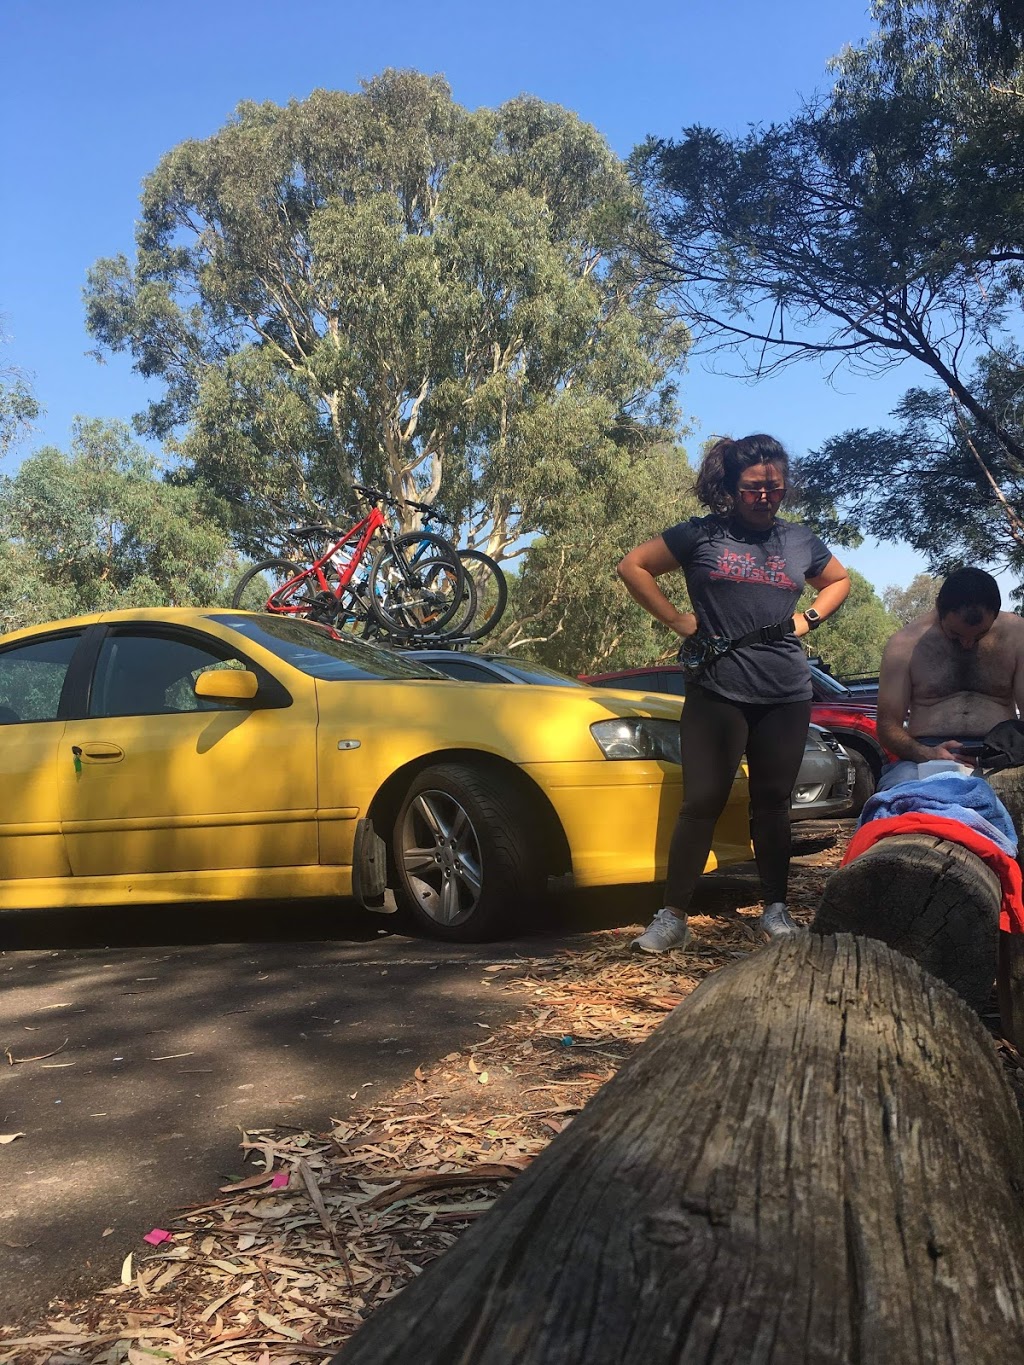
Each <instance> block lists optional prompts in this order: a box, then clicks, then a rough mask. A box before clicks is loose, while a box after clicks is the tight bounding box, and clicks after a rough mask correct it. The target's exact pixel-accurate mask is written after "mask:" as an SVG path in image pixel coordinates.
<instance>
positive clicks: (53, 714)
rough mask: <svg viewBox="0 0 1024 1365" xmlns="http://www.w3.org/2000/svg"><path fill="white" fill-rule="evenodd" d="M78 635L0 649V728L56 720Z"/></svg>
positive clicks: (79, 636) (78, 638)
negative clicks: (28, 722)
mask: <svg viewBox="0 0 1024 1365" xmlns="http://www.w3.org/2000/svg"><path fill="white" fill-rule="evenodd" d="M80 639H81V634H80V633H79V632H77V631H76V632H75V633H74V634H72V635H55V636H53V637H52V638H51V639H48V640H33V641H32V642H31V643H29V644H23V645H12V646H11V647H10V648H9V649H4V650H0V725H17V724H19V722H23V721H38V720H56V719H57V711H58V708H59V706H60V694H61V692H62V691H63V689H64V679H65V678H66V677H67V674H68V668H69V667H70V665H71V658H72V655H73V654H74V652H75V650H76V649H77V648H78V642H79V640H80Z"/></svg>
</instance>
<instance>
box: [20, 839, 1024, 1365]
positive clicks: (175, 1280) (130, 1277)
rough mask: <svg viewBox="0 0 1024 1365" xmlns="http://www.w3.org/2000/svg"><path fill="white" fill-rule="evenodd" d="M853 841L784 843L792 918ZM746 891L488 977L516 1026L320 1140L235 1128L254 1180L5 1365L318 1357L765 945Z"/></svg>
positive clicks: (28, 1340) (26, 1341)
mask: <svg viewBox="0 0 1024 1365" xmlns="http://www.w3.org/2000/svg"><path fill="white" fill-rule="evenodd" d="M803 829H804V830H805V831H808V830H809V827H808V826H804V827H803ZM848 833H849V826H846V825H845V823H844V825H843V826H837V825H828V826H825V827H824V828H822V827H821V826H818V827H814V828H813V829H812V830H811V832H810V833H807V834H805V835H804V836H803V838H802V839H801V838H798V840H797V848H796V852H797V854H798V855H799V856H798V857H797V859H796V861H795V863H794V873H793V878H792V883H791V900H792V905H793V910H794V915H795V917H796V918H797V919H799V920H801V921H803V922H804V923H806V922H808V921H809V920H810V918H811V916H812V913H813V907H814V906H815V905H816V904H817V901H818V899H819V896H820V893H821V888H822V886H823V883H824V879H825V877H826V876H827V875H828V872H829V871H830V870H831V869H832V868H834V867H835V866H837V865H838V862H839V859H840V857H841V854H842V849H843V847H844V846H845V839H846V836H847V835H848ZM748 897H749V891H747V892H744V891H743V890H736V891H734V892H733V893H732V894H731V895H725V896H722V897H719V898H718V903H716V904H715V905H714V906H713V907H711V908H713V910H714V913H713V914H707V915H701V916H694V917H693V918H692V921H691V922H692V927H693V930H694V943H693V946H692V948H691V950H689V951H687V952H686V953H685V954H678V953H673V954H667V955H666V956H664V957H645V956H642V955H641V956H636V955H630V954H629V952H628V944H629V939H630V938H631V937H632V936H633V932H634V931H632V930H628V929H617V930H606V931H602V932H598V933H595V934H593V935H591V936H589V937H588V939H587V944H586V948H585V950H584V951H581V952H574V953H566V954H564V955H562V956H560V957H558V958H555V959H554V960H552V959H550V958H549V959H546V960H540V959H530V958H524V959H521V960H519V961H517V962H513V963H508V964H500V965H497V964H496V965H492V966H490V967H486V968H484V969H483V975H484V979H486V980H487V981H489V982H490V989H492V990H494V991H504V990H506V989H508V988H511V989H514V990H515V991H516V992H517V993H518V994H519V995H520V996H521V997H522V998H524V999H525V1000H526V1001H528V1003H527V1004H526V1005H525V1007H524V1008H523V1009H522V1011H521V1012H520V1013H519V1015H518V1016H517V1017H516V1018H515V1019H514V1020H513V1022H511V1023H510V1024H507V1025H505V1026H503V1027H502V1028H500V1029H499V1030H497V1031H495V1032H493V1033H492V1032H489V1031H484V1030H483V1029H482V1032H481V1037H480V1040H479V1042H477V1043H475V1044H474V1045H473V1046H471V1047H469V1048H467V1049H466V1050H464V1051H461V1052H452V1053H449V1054H448V1055H447V1056H444V1057H442V1058H441V1059H439V1060H438V1061H437V1062H436V1063H434V1064H432V1065H423V1064H421V1065H419V1066H417V1067H416V1068H415V1071H414V1072H413V1073H412V1074H411V1075H410V1077H409V1080H408V1082H407V1083H406V1084H405V1085H403V1086H402V1087H400V1088H399V1089H398V1090H397V1091H396V1092H393V1093H392V1094H390V1095H388V1096H387V1097H386V1098H384V1099H381V1100H380V1101H378V1102H376V1103H373V1104H372V1105H368V1106H367V1107H366V1108H364V1109H363V1110H361V1111H359V1112H358V1113H357V1114H355V1115H354V1116H350V1117H349V1119H348V1120H346V1121H344V1122H337V1123H333V1124H332V1125H331V1126H330V1128H328V1129H327V1130H326V1131H323V1132H317V1133H312V1132H305V1131H298V1130H293V1129H287V1128H281V1127H276V1128H267V1129H262V1130H258V1131H255V1130H254V1131H250V1132H248V1133H246V1134H245V1135H244V1138H243V1142H242V1149H243V1152H244V1153H245V1154H246V1156H247V1158H248V1162H247V1164H248V1166H249V1167H251V1174H250V1175H249V1176H248V1177H246V1178H244V1179H241V1180H239V1181H238V1182H236V1183H234V1184H232V1185H227V1186H224V1187H223V1188H221V1189H218V1190H211V1194H210V1198H209V1200H208V1201H207V1202H206V1203H204V1204H203V1205H201V1206H199V1207H194V1208H189V1209H183V1210H181V1211H180V1212H179V1213H178V1214H177V1216H175V1217H174V1218H170V1219H168V1221H167V1225H166V1227H165V1228H163V1229H160V1230H156V1231H155V1232H154V1233H153V1234H150V1236H151V1238H152V1239H153V1243H154V1244H152V1245H143V1246H140V1248H139V1250H138V1252H134V1253H132V1255H130V1256H129V1257H128V1258H127V1259H126V1261H125V1263H124V1266H123V1268H122V1273H121V1278H120V1282H119V1283H116V1284H112V1285H110V1286H109V1287H107V1288H106V1289H105V1290H103V1291H102V1292H101V1293H100V1294H97V1295H95V1296H94V1297H92V1298H90V1299H88V1300H83V1301H80V1302H75V1303H71V1302H67V1303H65V1302H55V1303H54V1304H53V1305H51V1311H50V1312H49V1313H48V1314H47V1315H46V1316H45V1317H44V1318H43V1319H42V1320H40V1321H37V1322H34V1323H32V1324H18V1325H12V1326H9V1327H6V1328H3V1329H0V1362H17V1365H44V1362H45V1365H72V1363H73V1362H74V1363H75V1365H79V1363H80V1362H86V1361H87V1362H90V1363H97V1365H98V1363H99V1362H104V1363H106V1362H109V1363H110V1365H115V1363H117V1365H120V1363H121V1362H128V1363H129V1365H156V1362H158V1361H160V1362H166V1361H174V1362H182V1365H185V1363H187V1362H193V1361H204V1360H205V1361H211V1360H215V1361H217V1362H218V1363H219V1365H292V1363H295V1365H298V1362H303V1365H305V1363H306V1362H314V1363H315V1362H320V1361H326V1360H327V1359H329V1357H330V1356H331V1355H332V1354H333V1352H334V1351H336V1350H337V1349H338V1347H339V1346H340V1345H341V1344H342V1343H343V1342H344V1341H346V1340H347V1339H348V1338H349V1337H350V1336H351V1335H352V1333H353V1332H355V1331H356V1330H357V1329H358V1328H359V1326H360V1324H361V1323H362V1322H363V1321H364V1320H365V1319H366V1318H367V1317H368V1316H369V1315H370V1314H371V1313H372V1312H373V1311H374V1310H375V1308H377V1307H378V1306H379V1305H380V1304H381V1303H382V1302H384V1301H385V1300H386V1299H388V1298H390V1297H391V1296H393V1295H394V1294H396V1293H398V1292H399V1291H400V1290H401V1288H402V1286H403V1285H404V1284H405V1283H407V1282H408V1281H409V1280H410V1279H411V1278H412V1277H414V1276H415V1275H417V1274H419V1273H420V1272H421V1271H422V1269H423V1268H424V1267H425V1266H426V1265H427V1264H428V1263H429V1262H430V1261H432V1260H433V1259H434V1258H435V1257H437V1256H439V1255H440V1254H441V1253H442V1252H444V1251H445V1250H446V1249H447V1248H448V1247H449V1246H451V1245H452V1243H453V1242H454V1241H455V1240H456V1239H457V1238H458V1236H459V1234H460V1232H461V1231H462V1230H463V1229H464V1228H465V1227H467V1226H468V1225H469V1223H470V1222H471V1221H472V1220H473V1219H475V1218H477V1217H479V1215H480V1214H481V1213H482V1212H484V1211H485V1210H486V1209H487V1208H489V1207H490V1205H491V1204H492V1203H493V1202H494V1200H495V1199H496V1198H497V1197H498V1196H499V1195H500V1193H501V1191H502V1190H503V1189H505V1188H506V1187H507V1185H508V1183H509V1182H510V1181H511V1180H512V1179H514V1177H515V1175H516V1174H517V1172H519V1171H520V1170H522V1169H523V1168H524V1167H525V1166H527V1165H528V1164H529V1162H530V1161H531V1160H532V1159H533V1157H534V1156H536V1155H537V1153H538V1152H540V1151H541V1150H542V1149H543V1148H544V1147H545V1146H546V1145H547V1143H548V1142H550V1141H551V1138H552V1137H553V1136H554V1135H556V1134H557V1133H559V1132H561V1131H562V1129H563V1128H564V1127H565V1126H566V1125H567V1124H568V1123H570V1122H571V1121H572V1118H573V1115H574V1114H576V1113H578V1112H579V1110H580V1109H581V1108H582V1107H583V1105H584V1104H586V1102H587V1101H588V1099H589V1098H590V1097H591V1096H592V1095H593V1094H594V1093H595V1091H596V1090H597V1089H598V1088H599V1087H600V1086H601V1085H603V1084H604V1083H605V1082H606V1081H607V1080H609V1079H610V1078H611V1077H612V1076H613V1075H614V1073H615V1071H616V1070H617V1068H618V1067H619V1066H621V1064H622V1063H623V1062H624V1061H625V1060H626V1059H627V1058H628V1057H629V1056H630V1055H631V1054H632V1052H633V1051H634V1050H635V1049H636V1047H637V1046H638V1045H639V1044H640V1043H641V1042H643V1040H644V1039H645V1038H646V1037H647V1036H648V1035H649V1034H650V1033H651V1032H652V1030H654V1029H655V1028H657V1026H658V1025H659V1023H661V1021H662V1020H663V1019H664V1017H665V1015H666V1013H667V1012H668V1011H669V1010H671V1009H673V1008H674V1007H675V1006H676V1005H677V1004H678V1003H679V1002H680V1001H681V1000H683V999H684V998H685V997H686V996H687V995H688V994H689V993H690V992H691V991H693V990H694V989H695V988H696V987H697V986H698V985H699V984H700V982H701V981H702V980H703V979H704V978H705V977H706V976H708V975H709V974H710V973H711V972H714V971H717V970H718V969H719V968H720V967H723V966H725V965H727V964H728V963H729V962H730V961H732V960H733V959H734V958H736V957H742V956H744V955H746V954H747V953H750V952H754V951H756V950H757V949H758V947H759V946H761V944H762V943H763V941H764V940H763V936H762V935H761V933H760V932H759V930H758V929H757V928H756V927H755V925H756V916H757V910H758V907H757V905H756V903H744V901H745V900H746V899H747V898H748ZM1018 1062H1019V1059H1018ZM1014 1066H1015V1067H1016V1068H1017V1071H1018V1076H1019V1066H1018V1065H1017V1063H1014Z"/></svg>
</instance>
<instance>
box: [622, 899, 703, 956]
mask: <svg viewBox="0 0 1024 1365" xmlns="http://www.w3.org/2000/svg"><path fill="white" fill-rule="evenodd" d="M689 941H690V926H689V924H687V922H686V916H685V915H677V914H675V913H674V911H672V910H670V909H669V908H668V906H667V905H666V906H663V907H662V909H661V910H659V911H658V913H657V914H656V915H655V916H654V918H653V919H652V920H651V922H650V924H649V925H648V926H647V928H646V929H645V930H644V931H643V933H642V934H641V935H640V937H639V938H635V939H634V940H633V942H632V943H631V944H630V947H631V948H632V949H633V951H634V952H638V951H639V952H641V953H667V952H668V951H669V950H670V949H671V948H685V947H686V945H687V944H688V943H689Z"/></svg>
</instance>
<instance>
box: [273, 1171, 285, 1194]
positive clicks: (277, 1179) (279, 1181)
mask: <svg viewBox="0 0 1024 1365" xmlns="http://www.w3.org/2000/svg"><path fill="white" fill-rule="evenodd" d="M287 1184H288V1172H287V1171H277V1172H276V1173H275V1175H274V1178H273V1180H272V1181H271V1182H270V1188H271V1189H272V1190H281V1189H284V1187H285V1185H287Z"/></svg>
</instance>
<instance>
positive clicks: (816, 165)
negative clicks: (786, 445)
mask: <svg viewBox="0 0 1024 1365" xmlns="http://www.w3.org/2000/svg"><path fill="white" fill-rule="evenodd" d="M873 9H874V14H875V18H876V21H877V23H878V31H877V33H876V35H875V36H874V37H873V38H872V39H871V40H870V41H869V42H868V43H866V44H864V45H863V46H861V47H857V48H848V49H846V50H845V51H844V52H843V53H842V54H841V55H840V56H839V57H838V58H837V59H836V61H835V63H834V71H835V77H836V81H835V85H834V87H833V89H832V90H831V91H830V92H829V94H828V95H827V96H825V97H821V98H819V99H818V100H817V101H816V102H814V103H813V104H812V105H810V106H808V107H806V108H805V109H803V110H802V111H801V112H800V113H799V114H798V115H797V116H795V117H794V118H792V119H791V120H790V121H789V122H787V123H784V124H780V125H773V126H771V127H768V128H764V129H755V130H752V131H751V132H749V133H748V134H746V135H745V136H743V137H739V138H730V137H727V136H725V135H723V134H721V133H718V132H715V131H714V130H712V129H709V128H704V127H694V128H690V129H688V130H686V132H685V133H684V135H683V137H682V138H681V139H680V140H679V141H674V142H673V141H659V142H651V143H649V144H647V145H646V146H645V147H644V148H643V149H640V150H639V151H638V153H637V154H636V157H635V171H636V174H637V175H638V177H639V178H640V180H641V182H642V183H643V184H644V186H645V188H646V190H647V193H648V196H649V199H650V202H651V205H652V208H653V211H654V214H655V218H656V221H657V223H658V225H659V226H660V227H661V229H662V231H663V233H664V236H665V241H666V247H665V249H664V250H663V252H662V254H661V256H660V258H657V259H654V260H652V265H651V268H652V273H653V275H654V277H655V278H657V279H659V280H660V281H662V282H664V283H666V284H667V283H669V282H671V283H673V284H674V285H675V287H676V290H677V292H678V294H679V296H680V298H681V300H682V303H683V307H684V311H685V313H686V315H687V316H688V317H690V318H692V319H693V320H694V323H695V332H696V335H697V337H698V339H699V340H700V341H701V343H702V344H703V345H704V346H705V347H708V348H710V349H712V350H717V351H722V350H730V351H732V352H734V353H735V354H736V355H737V357H738V358H739V363H740V364H741V365H743V366H744V367H745V369H746V371H747V372H748V373H752V374H754V375H757V376H763V375H767V374H770V373H772V372H773V370H774V369H776V368H777V367H778V366H780V365H784V364H786V363H788V362H790V361H793V360H796V359H807V358H812V357H817V358H819V359H820V360H821V361H823V362H824V363H825V364H826V365H827V366H828V367H830V368H834V367H836V366H838V365H841V364H843V363H844V362H845V363H847V364H849V365H851V366H852V367H854V368H855V369H857V370H859V371H861V372H867V373H872V372H877V371H879V370H882V369H885V368H887V367H889V366H892V365H893V364H896V363H899V362H901V361H904V360H907V359H911V360H913V361H916V362H917V363H918V364H919V365H921V366H924V367H925V370H926V371H927V372H928V373H929V374H930V375H931V376H932V377H933V378H935V379H937V380H938V381H939V383H940V386H941V387H940V388H938V389H937V390H936V392H935V393H934V394H933V395H931V396H930V397H929V398H928V399H927V403H926V404H925V400H924V399H922V398H921V397H920V396H919V395H918V394H909V395H908V396H907V398H906V399H905V400H904V406H903V411H901V412H900V414H899V416H900V418H901V420H907V419H909V420H910V421H911V425H912V426H913V427H914V435H915V437H919V438H920V439H917V440H916V442H915V450H916V454H917V456H919V457H922V456H923V457H925V459H926V461H927V463H926V465H925V466H923V467H921V466H918V470H917V472H918V478H917V479H916V480H914V481H913V482H914V484H915V489H914V491H913V492H911V490H910V489H905V490H904V492H905V496H903V497H902V498H901V499H900V500H899V501H900V506H901V511H900V513H899V514H898V515H896V514H895V513H894V514H892V515H888V514H887V512H886V509H885V506H884V504H885V503H886V501H887V499H888V498H889V497H890V495H891V493H892V492H893V491H894V486H895V485H896V484H897V483H898V480H894V479H893V478H892V477H891V470H892V466H891V464H890V465H889V466H888V468H889V471H890V473H889V476H888V477H886V470H885V466H886V461H887V459H891V457H892V455H893V454H894V448H896V447H898V446H899V443H900V438H901V437H902V436H904V435H905V434H907V433H906V431H905V430H904V431H901V432H900V434H899V436H897V435H896V434H892V436H891V439H890V440H889V442H888V444H887V446H886V449H885V451H884V453H883V452H882V451H881V450H880V449H879V448H878V433H871V434H870V435H868V434H867V433H858V434H857V437H858V438H859V439H857V440H851V441H849V442H845V445H843V446H842V447H840V446H839V445H837V444H836V443H832V444H830V446H829V447H828V448H827V450H826V451H824V452H822V458H821V459H820V460H818V461H817V463H816V464H813V465H812V466H811V467H810V469H809V470H808V471H806V485H807V492H808V496H809V498H810V499H811V501H812V502H813V501H814V500H815V499H817V502H818V505H819V511H820V512H821V513H822V514H824V513H825V512H826V511H827V510H828V507H829V505H830V503H832V502H834V501H835V499H836V497H837V496H838V497H839V499H840V500H841V502H842V503H843V506H844V509H845V510H846V511H847V513H848V520H847V523H846V524H847V525H850V524H851V523H852V524H856V523H857V522H858V521H859V520H862V519H864V518H865V517H867V518H868V528H869V529H872V530H874V531H875V534H884V535H886V536H895V535H901V534H904V533H906V532H907V531H909V530H911V528H913V527H914V526H915V525H916V524H917V518H916V516H915V515H914V513H913V510H912V507H913V505H915V499H916V497H917V496H919V495H922V494H924V493H926V492H927V491H928V490H927V489H926V488H925V487H924V485H925V484H926V483H927V482H928V480H929V477H930V474H931V472H932V471H935V472H936V473H937V475H938V478H937V485H938V486H944V485H945V484H946V482H947V479H948V477H949V476H950V474H951V473H953V472H954V471H955V474H956V477H958V478H960V479H961V480H962V481H963V483H964V486H965V489H966V491H967V497H968V499H969V500H971V501H972V504H973V506H974V508H975V509H976V510H977V517H978V519H979V520H980V521H981V522H988V523H989V524H991V523H992V521H993V520H994V519H999V518H1000V517H1001V518H1002V519H1003V520H1004V522H1006V523H1007V525H1009V521H1008V519H1007V508H1008V507H1009V506H1010V504H1011V503H1012V502H1013V496H1011V493H1009V492H1007V493H1004V501H1003V502H1000V499H999V492H998V490H999V488H1000V486H1001V485H1000V480H1001V478H1003V477H1004V476H1005V475H1006V474H1012V478H1013V480H1015V481H1016V480H1019V479H1020V478H1022V477H1024V430H1022V427H1021V424H1020V421H1019V411H1018V407H1017V400H1016V394H1017V393H1018V392H1019V390H1020V386H1021V381H1022V379H1024V371H1022V369H1021V360H1020V356H1019V354H1018V352H1017V350H1016V348H1015V342H1014V338H1015V336H1016V335H1017V334H1019V328H1020V322H1021V287H1022V279H1024V276H1022V264H1024V83H1022V71H1021V46H1020V44H1021V33H1022V6H1021V5H1020V3H1019V0H1013V3H997V2H995V0H992V2H991V3H987V2H986V3H982V4H978V3H976V0H878V3H876V4H875V5H874V6H873ZM996 375H998V378H997V379H996V378H995V377H994V376H996ZM924 406H927V409H928V410H927V413H925V412H924V411H923V407H924ZM940 428H942V430H940ZM957 431H962V432H966V433H968V434H969V435H970V438H971V441H972V442H973V444H974V446H975V451H973V452H972V451H971V450H970V448H969V446H968V444H967V439H966V436H964V437H963V438H962V439H961V438H960V437H957V436H956V435H955V433H956V432H957ZM843 440H844V438H840V441H843ZM873 443H874V444H875V452H874V453H875V458H874V459H873V460H872V459H871V455H872V450H871V446H872V444H873ZM855 447H856V449H855ZM840 454H842V456H843V458H842V459H841V460H840V461H839V463H838V464H835V465H832V466H831V467H830V460H832V459H837V458H838V457H839V456H840ZM906 464H907V462H904V463H903V464H902V465H901V466H900V470H901V472H902V471H903V470H904V469H905V468H906ZM865 481H866V483H867V485H868V486H867V488H865ZM848 499H853V503H854V505H853V508H852V518H851V517H850V516H849V513H850V510H851V509H850V508H848V507H847V500H848ZM897 523H898V524H897ZM842 525H843V523H842V522H841V521H834V530H833V534H835V532H836V530H841V529H842ZM883 526H884V528H885V529H884V530H880V529H879V528H880V527H883ZM944 529H945V531H947V532H949V533H954V534H955V531H956V522H955V521H946V522H945V523H943V521H942V519H941V513H940V511H939V510H938V508H937V509H936V511H935V515H934V516H933V517H931V522H930V526H929V531H928V533H929V535H933V536H934V535H938V539H937V540H936V541H935V542H934V543H936V544H939V545H943V544H947V545H948V544H949V542H948V541H947V537H946V536H944V535H943V534H942V532H943V530H944ZM1004 529H1005V528H1004ZM1015 536H1016V529H1014V536H1013V537H1011V539H1012V538H1014V537H1015ZM909 538H911V540H912V541H913V537H912V536H910V537H909ZM950 549H951V552H954V551H955V552H962V551H963V550H964V546H963V545H955V546H950Z"/></svg>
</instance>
